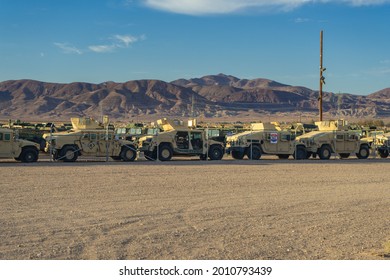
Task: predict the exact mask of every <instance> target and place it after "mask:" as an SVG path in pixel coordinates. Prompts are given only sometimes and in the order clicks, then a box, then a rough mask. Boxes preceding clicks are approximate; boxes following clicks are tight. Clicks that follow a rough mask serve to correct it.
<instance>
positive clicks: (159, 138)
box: [138, 118, 224, 161]
mask: <svg viewBox="0 0 390 280" xmlns="http://www.w3.org/2000/svg"><path fill="white" fill-rule="evenodd" d="M157 124H158V125H159V126H160V127H161V129H162V132H159V133H158V134H157V135H149V136H144V137H141V138H140V139H139V142H138V146H139V150H140V151H141V152H143V153H144V156H145V158H146V159H148V160H156V159H157V155H158V159H159V160H161V161H168V160H171V158H172V157H173V156H199V157H200V159H202V160H205V159H207V156H208V157H209V158H210V159H211V160H220V159H222V157H223V154H224V143H223V142H220V141H216V140H213V139H210V138H209V137H208V133H207V129H200V128H196V121H195V120H191V121H189V123H188V126H186V125H184V124H183V122H182V121H178V120H168V119H166V118H164V119H161V120H158V121H157Z"/></svg>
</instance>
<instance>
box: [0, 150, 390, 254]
mask: <svg viewBox="0 0 390 280" xmlns="http://www.w3.org/2000/svg"><path fill="white" fill-rule="evenodd" d="M0 174H1V181H0V189H1V195H0V205H1V208H2V209H1V217H0V240H1V242H0V259H3V260H4V259H18V260H22V259H75V260H78V259H92V260H96V259H184V260H188V259H271V260H273V259H275V260H279V259H285V260H306V259H310V260H312V259H336V260H343V259H361V260H365V259H372V260H378V259H379V260H380V259H390V211H389V210H390V176H389V174H390V159H368V160H357V159H353V158H352V159H348V160H336V159H331V160H329V161H321V160H318V159H313V160H305V161H294V160H291V159H290V160H276V159H274V158H272V157H271V158H268V159H267V158H266V159H262V160H259V161H249V160H242V161H236V160H231V159H229V158H227V159H225V160H223V161H220V162H211V161H208V162H204V161H199V160H180V159H175V160H174V161H171V162H165V163H162V162H148V161H143V160H139V161H137V162H133V163H122V162H108V163H106V162H94V161H85V160H84V161H83V160H82V159H81V161H78V162H76V163H70V164H66V163H62V162H55V163H54V162H53V163H52V162H49V161H48V160H46V161H45V160H43V161H40V162H38V163H34V164H23V163H18V162H14V161H12V160H1V161H0Z"/></svg>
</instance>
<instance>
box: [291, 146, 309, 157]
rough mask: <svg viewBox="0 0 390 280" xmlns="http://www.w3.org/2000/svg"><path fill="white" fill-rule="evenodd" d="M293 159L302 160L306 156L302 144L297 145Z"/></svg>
mask: <svg viewBox="0 0 390 280" xmlns="http://www.w3.org/2000/svg"><path fill="white" fill-rule="evenodd" d="M293 157H294V159H297V160H302V159H306V158H307V153H306V149H305V147H303V146H297V147H296V150H295V152H294V154H293Z"/></svg>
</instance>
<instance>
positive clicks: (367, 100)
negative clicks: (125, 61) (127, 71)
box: [0, 74, 390, 120]
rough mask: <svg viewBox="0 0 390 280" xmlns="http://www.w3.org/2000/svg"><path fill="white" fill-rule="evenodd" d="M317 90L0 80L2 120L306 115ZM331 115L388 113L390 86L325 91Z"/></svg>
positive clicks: (224, 83)
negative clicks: (362, 90) (360, 90)
mask: <svg viewBox="0 0 390 280" xmlns="http://www.w3.org/2000/svg"><path fill="white" fill-rule="evenodd" d="M317 97H318V92H316V91H313V90H311V89H308V88H304V87H298V86H289V85H285V84H281V83H278V82H275V81H271V80H267V79H253V80H247V79H239V78H236V77H233V76H228V75H223V74H219V75H210V76H205V77H202V78H196V79H189V80H186V79H180V80H176V81H172V82H170V83H167V82H163V81H158V80H137V81H128V82H125V83H115V82H105V83H101V84H90V83H70V84H56V83H45V82H40V81H33V80H16V81H5V82H1V83H0V118H2V119H32V118H34V119H50V120H55V119H58V120H59V119H61V120H64V119H68V118H69V117H73V116H92V117H99V116H101V115H102V114H107V115H109V116H110V117H111V118H113V119H118V120H119V119H120V120H127V119H134V118H138V119H148V118H150V119H155V118H160V117H166V116H172V117H187V116H191V115H195V116H198V117H205V118H214V117H219V118H221V117H222V118H225V117H232V120H234V117H236V118H239V117H242V116H248V117H250V116H251V115H253V116H261V115H270V114H289V113H297V112H299V113H300V114H302V113H308V114H313V115H315V114H316V112H317V111H318V109H317ZM324 111H325V112H327V114H330V115H338V116H340V115H341V116H353V117H357V118H359V117H370V118H373V117H384V118H387V117H390V88H388V89H384V90H382V91H379V92H376V93H373V94H370V95H368V96H358V95H352V94H333V93H324Z"/></svg>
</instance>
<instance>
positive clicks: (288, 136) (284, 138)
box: [280, 134, 291, 141]
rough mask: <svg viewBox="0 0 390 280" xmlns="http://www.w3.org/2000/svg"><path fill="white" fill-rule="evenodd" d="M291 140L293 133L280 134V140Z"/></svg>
mask: <svg viewBox="0 0 390 280" xmlns="http://www.w3.org/2000/svg"><path fill="white" fill-rule="evenodd" d="M290 140H291V135H290V134H282V135H281V136H280V141H290Z"/></svg>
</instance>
